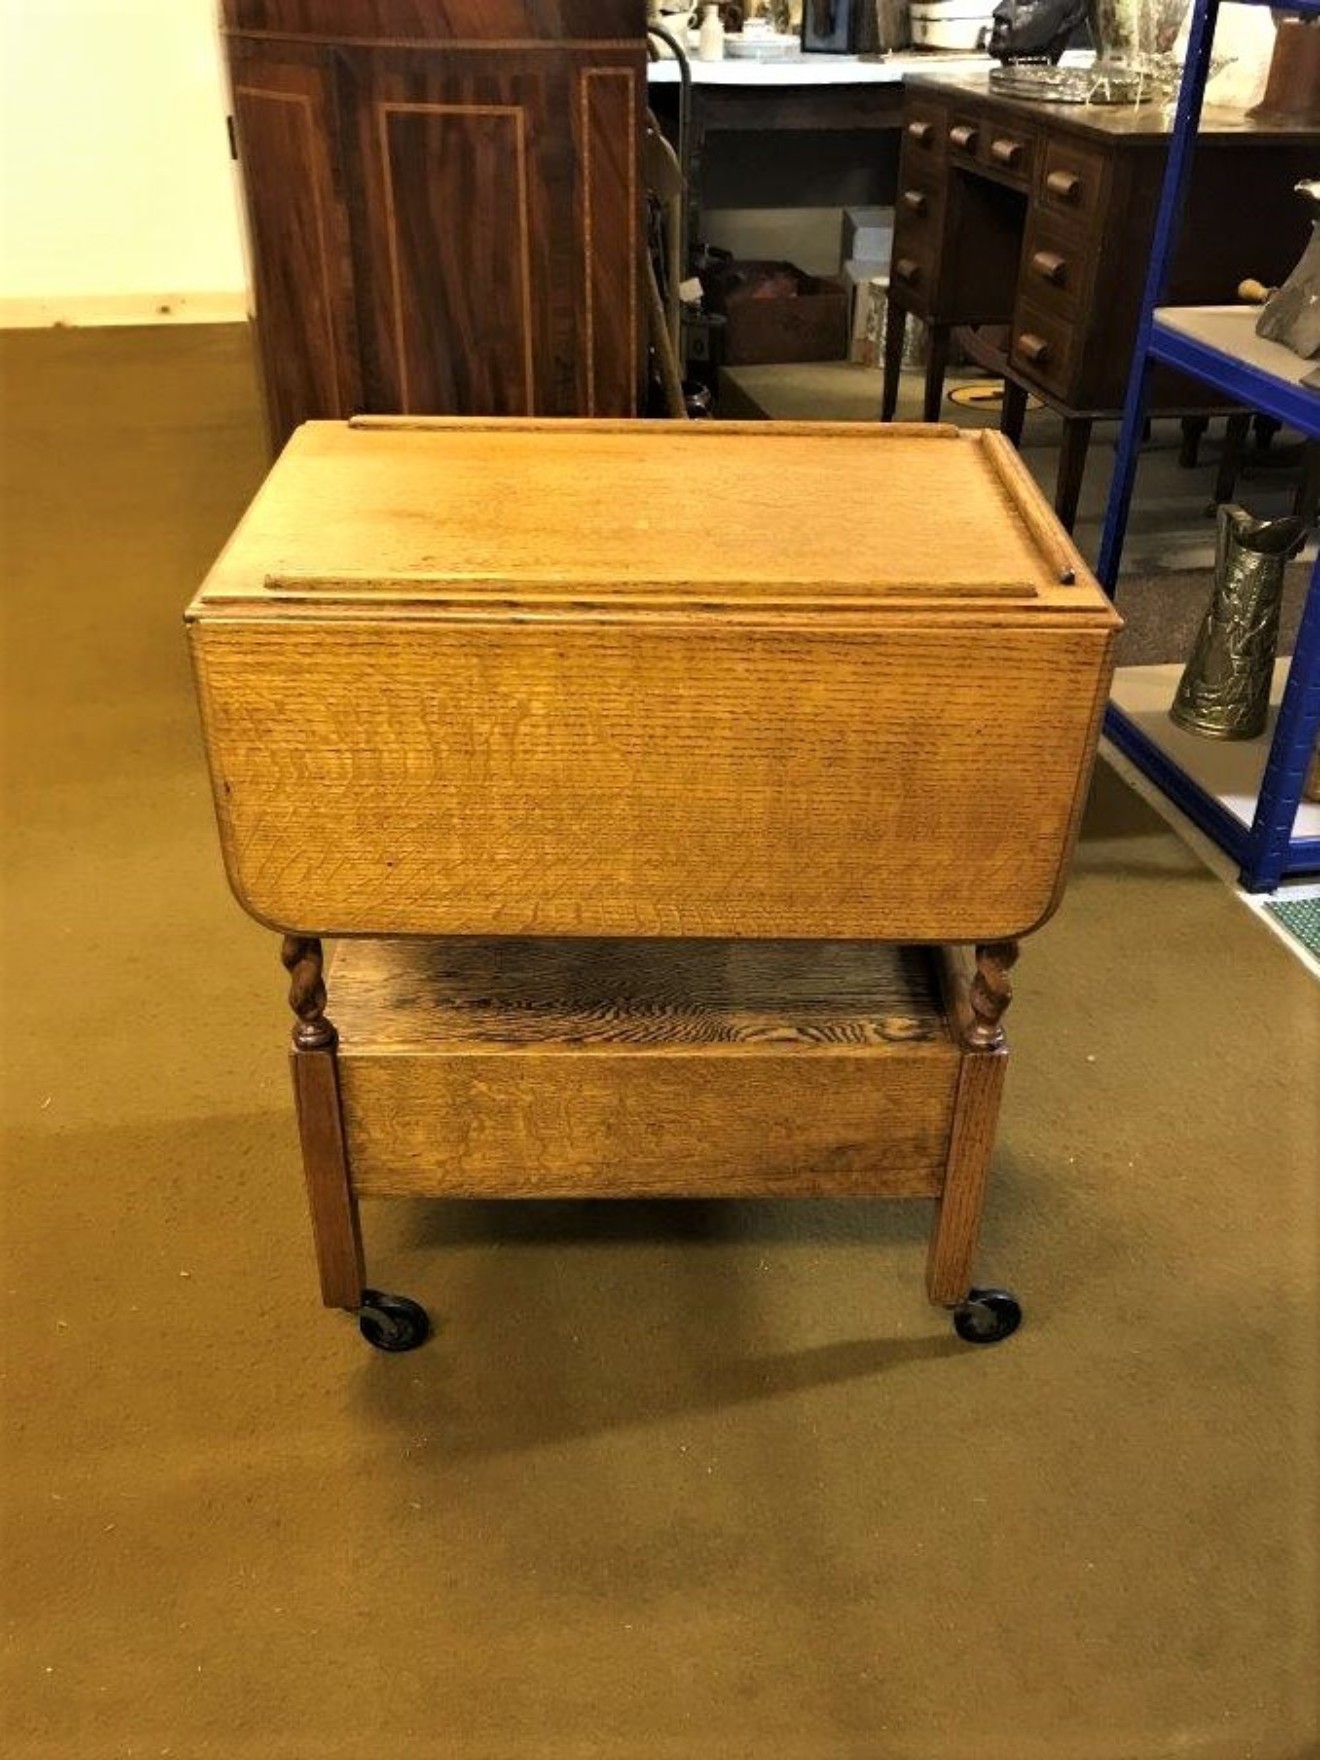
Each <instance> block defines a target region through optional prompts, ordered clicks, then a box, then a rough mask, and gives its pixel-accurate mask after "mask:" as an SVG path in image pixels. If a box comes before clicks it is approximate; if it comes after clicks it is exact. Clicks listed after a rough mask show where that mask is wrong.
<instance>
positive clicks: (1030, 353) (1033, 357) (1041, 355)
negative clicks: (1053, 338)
mask: <svg viewBox="0 0 1320 1760" xmlns="http://www.w3.org/2000/svg"><path fill="white" fill-rule="evenodd" d="M1017 345H1018V353H1019V354H1020V355H1021V356H1022V358H1023V359H1024V360H1028V361H1030V362H1031V364H1032V366H1033V367H1038V366H1040V365H1041V364H1042V363H1043V362H1044V361H1046V360H1047V359H1048V358H1049V352H1050V345H1049V343H1048V342H1046V340H1045V338H1044V337H1043V336H1035V335H1033V334H1032V332H1031V331H1030V330H1027V331H1024V332H1023V334H1022V335H1021V336H1019V337H1018V339H1017Z"/></svg>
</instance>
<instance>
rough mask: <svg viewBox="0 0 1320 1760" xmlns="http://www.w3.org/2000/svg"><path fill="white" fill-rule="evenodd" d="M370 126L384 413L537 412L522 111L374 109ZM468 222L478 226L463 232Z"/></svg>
mask: <svg viewBox="0 0 1320 1760" xmlns="http://www.w3.org/2000/svg"><path fill="white" fill-rule="evenodd" d="M374 119H375V124H376V130H377V137H378V139H377V149H378V151H379V155H380V158H379V169H380V175H381V178H382V180H383V183H384V189H385V198H384V208H383V219H384V247H385V252H386V256H387V258H388V267H389V287H388V296H389V307H390V309H389V313H388V318H387V320H386V328H387V333H388V337H389V344H390V347H389V349H388V350H387V351H385V353H384V356H383V358H384V360H385V361H387V362H389V367H390V368H392V373H390V374H389V377H390V380H391V381H392V383H391V391H390V392H389V393H388V394H387V396H386V401H387V402H388V403H389V404H391V405H392V406H393V407H395V408H397V409H400V410H404V411H413V410H436V409H473V410H481V411H483V412H489V413H490V414H492V415H519V414H522V413H523V412H525V411H527V410H532V409H535V408H536V368H535V362H536V358H537V356H538V354H539V355H540V356H541V358H542V359H543V360H544V359H545V346H546V344H547V343H548V342H550V340H551V339H550V338H548V337H546V336H545V335H544V334H543V335H541V336H539V337H534V335H533V314H532V302H531V238H530V234H529V224H530V215H529V207H530V191H529V188H528V162H527V158H528V155H527V134H528V117H527V111H526V109H525V107H523V106H521V105H517V104H403V103H381V104H378V105H377V106H376V109H375V117H374ZM470 213H478V214H483V215H485V216H487V223H486V224H485V225H484V226H473V225H471V223H470V221H469V220H468V219H467V216H468V215H469V214H470ZM541 328H542V330H544V325H542V326H541ZM538 342H539V343H540V344H541V347H540V348H539V349H538V347H537V344H538ZM387 372H388V369H387Z"/></svg>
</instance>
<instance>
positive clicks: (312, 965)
mask: <svg viewBox="0 0 1320 1760" xmlns="http://www.w3.org/2000/svg"><path fill="white" fill-rule="evenodd" d="M281 957H282V959H283V961H284V965H285V967H286V969H287V970H288V973H289V977H290V980H291V982H290V988H289V1006H290V1007H291V1008H292V1009H293V1012H294V1013H295V1014H296V1015H297V1017H298V1024H297V1025H296V1026H295V1027H294V1029H293V1048H292V1050H291V1052H290V1054H289V1062H290V1068H291V1072H292V1075H293V1092H294V1098H295V1100H296V1102H297V1107H298V1136H299V1139H300V1141H301V1143H302V1159H303V1175H304V1177H305V1178H306V1181H307V1201H308V1206H309V1208H310V1210H311V1215H312V1238H313V1240H314V1242H315V1245H316V1263H317V1267H318V1269H319V1271H320V1274H321V1299H322V1300H323V1301H324V1303H325V1305H326V1307H327V1308H347V1309H348V1310H349V1312H350V1313H357V1311H358V1309H359V1308H360V1307H361V1306H362V1288H363V1285H364V1283H365V1282H366V1271H365V1265H364V1262H363V1257H362V1233H361V1229H360V1227H359V1224H358V1211H357V1200H356V1199H355V1198H354V1196H353V1188H352V1186H351V1184H350V1183H349V1177H348V1157H347V1154H346V1153H345V1150H344V1124H343V1118H342V1116H341V1114H340V1110H339V1067H338V1059H337V1057H336V1045H337V1041H338V1035H337V1034H336V1032H335V1029H334V1027H333V1026H332V1025H331V1023H330V1022H329V1021H328V1020H327V1019H326V1016H325V1004H326V993H325V979H324V976H323V972H322V954H321V943H320V942H319V941H317V940H315V939H314V938H312V937H303V936H293V935H290V936H287V937H286V938H285V941H284V947H283V949H282V953H281Z"/></svg>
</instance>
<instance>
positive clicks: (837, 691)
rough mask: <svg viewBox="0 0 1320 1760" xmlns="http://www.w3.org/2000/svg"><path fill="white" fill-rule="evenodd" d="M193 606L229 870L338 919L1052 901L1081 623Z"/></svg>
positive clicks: (904, 909)
mask: <svg viewBox="0 0 1320 1760" xmlns="http://www.w3.org/2000/svg"><path fill="white" fill-rule="evenodd" d="M308 635H309V629H308V626H307V625H306V624H303V625H301V626H298V625H290V624H288V623H281V622H276V621H273V620H267V621H265V622H263V623H256V622H253V623H240V622H235V623H232V624H221V623H202V624H201V625H199V626H196V628H195V633H194V651H195V657H196V662H197V676H198V681H199V686H200V693H201V698H202V703H203V714H204V721H205V727H206V736H207V746H208V750H209V752H210V754H211V761H212V766H213V777H214V785H215V798H216V805H217V812H218V815H219V822H220V827H221V832H222V841H223V844H224V848H225V851H226V857H227V861H228V865H229V873H230V879H231V883H232V885H233V886H234V889H235V892H236V893H237V895H238V897H239V898H240V900H241V901H242V902H243V904H244V906H245V908H247V909H248V910H249V911H250V912H251V913H252V914H253V915H254V916H256V917H258V918H259V919H261V920H263V921H266V922H268V923H270V924H271V925H272V926H276V927H279V928H282V929H286V930H297V929H300V928H304V927H306V926H307V925H309V924H310V925H315V926H316V928H317V929H318V930H320V931H321V932H323V933H331V934H334V933H339V934H351V933H360V934H496V935H498V934H514V935H535V934H542V935H555V934H568V935H592V934H597V935H640V936H647V935H666V936H708V935H736V936H747V937H756V936H825V937H850V936H852V937H875V938H878V939H893V940H906V941H943V940H958V941H967V940H982V941H992V940H1002V939H1006V938H1008V937H1011V936H1015V935H1018V934H1021V933H1025V932H1027V931H1028V930H1029V929H1031V928H1034V927H1035V926H1036V925H1037V924H1038V923H1039V922H1040V921H1041V920H1042V919H1043V918H1044V917H1045V916H1046V915H1047V914H1048V913H1049V911H1050V910H1051V909H1052V907H1053V903H1054V900H1055V896H1056V892H1057V889H1058V888H1059V886H1060V884H1061V879H1062V874H1063V869H1064V864H1065V862H1066V859H1067V857H1068V855H1069V853H1070V851H1071V847H1072V840H1073V837H1074V834H1075V828H1076V820H1077V815H1078V813H1079V811H1080V803H1081V798H1082V794H1083V791H1084V787H1085V781H1086V777H1087V774H1088V770H1089V765H1090V761H1091V757H1092V754H1093V752H1094V748H1095V739H1096V734H1097V728H1098V717H1099V713H1100V709H1101V704H1102V693H1103V685H1104V682H1105V680H1106V679H1107V676H1108V644H1109V637H1108V634H1107V632H1106V631H1103V630H1096V629H1093V628H1092V629H1088V628H1086V627H1085V625H1082V626H1080V627H1079V628H1078V629H1077V630H1076V631H1075V632H1074V631H1070V630H1063V629H1057V628H1049V627H1046V628H1041V629H1031V628H1026V627H1022V626H1019V627H1018V628H1016V629H1014V628H1012V627H1006V628H999V629H995V630H993V631H992V632H987V631H985V630H983V629H978V628H958V627H949V628H947V629H933V628H924V629H923V628H921V627H919V626H912V625H908V626H905V627H895V626H889V627H883V626H882V627H880V628H876V629H872V630H869V631H868V630H857V629H842V630H832V629H830V628H829V627H828V625H826V626H825V627H810V628H801V627H799V628H787V629H783V628H776V627H774V625H773V624H770V623H766V624H762V625H761V626H759V627H758V626H748V627H731V628H728V627H724V626H722V625H721V624H720V623H719V622H718V620H716V619H713V618H712V619H707V620H695V619H694V620H691V621H687V622H677V623H670V624H665V623H660V622H646V621H643V620H641V619H640V618H636V619H633V620H631V621H630V622H621V623H614V624H612V623H607V622H600V623H594V622H590V621H584V622H579V623H574V622H571V621H560V622H546V623H539V622H524V621H518V620H517V619H512V618H511V619H510V620H508V621H506V622H493V621H489V620H487V621H469V622H460V621H458V620H453V621H443V620H440V619H436V620H433V621H426V622H421V621H419V622H405V621H400V620H396V621H384V620H383V621H380V622H377V623H369V622H365V621H353V622H335V621H326V622H325V623H324V624H321V625H318V626H317V628H316V634H315V641H314V644H310V643H309V641H308Z"/></svg>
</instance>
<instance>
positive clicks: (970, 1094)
mask: <svg viewBox="0 0 1320 1760" xmlns="http://www.w3.org/2000/svg"><path fill="white" fill-rule="evenodd" d="M1017 956H1018V947H1017V943H1016V942H1015V941H999V942H990V943H987V944H985V945H983V946H980V947H978V948H977V950H976V971H975V973H974V974H973V976H972V979H971V982H970V984H969V985H968V986H967V991H966V998H965V1008H961V1009H960V1010H959V1014H960V1017H961V1020H960V1026H961V1031H962V1037H963V1044H964V1052H963V1059H962V1068H961V1070H960V1072H959V1077H958V1092H957V1094H956V1096H955V1098H954V1108H953V1129H952V1132H951V1133H950V1137H949V1152H948V1159H947V1161H946V1163H945V1173H944V1187H943V1190H942V1191H941V1193H940V1196H939V1198H938V1199H937V1200H936V1206H935V1226H934V1228H933V1230H932V1231H931V1237H930V1254H929V1258H928V1261H927V1266H926V1288H927V1292H928V1294H929V1296H930V1299H931V1301H932V1302H935V1303H938V1304H939V1305H940V1306H941V1307H946V1308H948V1307H954V1306H956V1305H957V1304H959V1303H961V1302H964V1301H965V1300H966V1299H967V1296H968V1293H969V1290H970V1288H971V1278H972V1262H973V1260H974V1258H975V1256H976V1248H977V1243H978V1241H979V1239H980V1235H981V1215H982V1212H983V1210H984V1207H985V1189H986V1179H987V1175H988V1173H989V1170H990V1156H991V1153H992V1151H993V1149H994V1144H995V1131H996V1127H997V1125H998V1122H999V1102H1000V1098H1001V1096H1002V1094H1003V1091H1004V1075H1005V1071H1006V1068H1007V1064H1008V1047H1007V1044H1006V1043H1005V1039H1004V1030H1003V1027H1002V1026H1001V1024H1000V1022H1001V1020H1002V1017H1003V1015H1004V1012H1005V1010H1006V1009H1007V1008H1008V1005H1009V1003H1010V1002H1011V1001H1012V997H1013V987H1012V984H1011V982H1010V980H1009V976H1008V973H1009V969H1010V967H1011V966H1012V965H1013V963H1014V961H1015V960H1016V959H1017Z"/></svg>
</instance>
